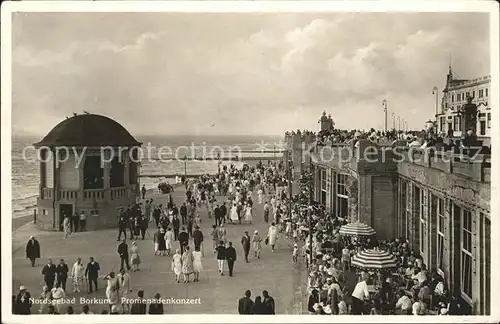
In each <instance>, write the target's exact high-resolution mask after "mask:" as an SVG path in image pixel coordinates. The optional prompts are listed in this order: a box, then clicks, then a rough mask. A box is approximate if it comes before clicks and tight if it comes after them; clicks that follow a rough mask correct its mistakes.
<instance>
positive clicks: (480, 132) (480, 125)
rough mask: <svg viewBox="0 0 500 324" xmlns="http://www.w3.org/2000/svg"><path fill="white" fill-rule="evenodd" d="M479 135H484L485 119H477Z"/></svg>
mask: <svg viewBox="0 0 500 324" xmlns="http://www.w3.org/2000/svg"><path fill="white" fill-rule="evenodd" d="M479 135H486V121H485V120H480V121H479Z"/></svg>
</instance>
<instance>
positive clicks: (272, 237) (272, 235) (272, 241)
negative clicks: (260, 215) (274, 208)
mask: <svg viewBox="0 0 500 324" xmlns="http://www.w3.org/2000/svg"><path fill="white" fill-rule="evenodd" d="M267 238H268V239H269V245H271V252H274V246H275V245H276V240H277V238H278V228H276V226H275V223H271V226H269V231H268V232H267Z"/></svg>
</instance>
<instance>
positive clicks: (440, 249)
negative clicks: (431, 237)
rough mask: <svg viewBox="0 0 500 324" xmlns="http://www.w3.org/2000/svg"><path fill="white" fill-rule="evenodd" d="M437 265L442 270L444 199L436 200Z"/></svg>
mask: <svg viewBox="0 0 500 324" xmlns="http://www.w3.org/2000/svg"><path fill="white" fill-rule="evenodd" d="M436 199H437V201H436V203H437V265H438V268H439V269H441V270H443V259H444V233H445V229H444V224H445V216H444V199H442V198H437V197H436Z"/></svg>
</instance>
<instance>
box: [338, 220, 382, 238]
mask: <svg viewBox="0 0 500 324" xmlns="http://www.w3.org/2000/svg"><path fill="white" fill-rule="evenodd" d="M339 233H340V235H344V236H372V235H375V234H377V232H375V230H374V229H373V228H371V227H370V226H368V225H366V224H363V223H358V222H356V223H349V224H347V225H344V226H342V227H341V228H340V232H339Z"/></svg>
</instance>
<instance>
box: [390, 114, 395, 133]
mask: <svg viewBox="0 0 500 324" xmlns="http://www.w3.org/2000/svg"><path fill="white" fill-rule="evenodd" d="M391 115H392V129H394V130H396V114H394V113H391Z"/></svg>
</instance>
